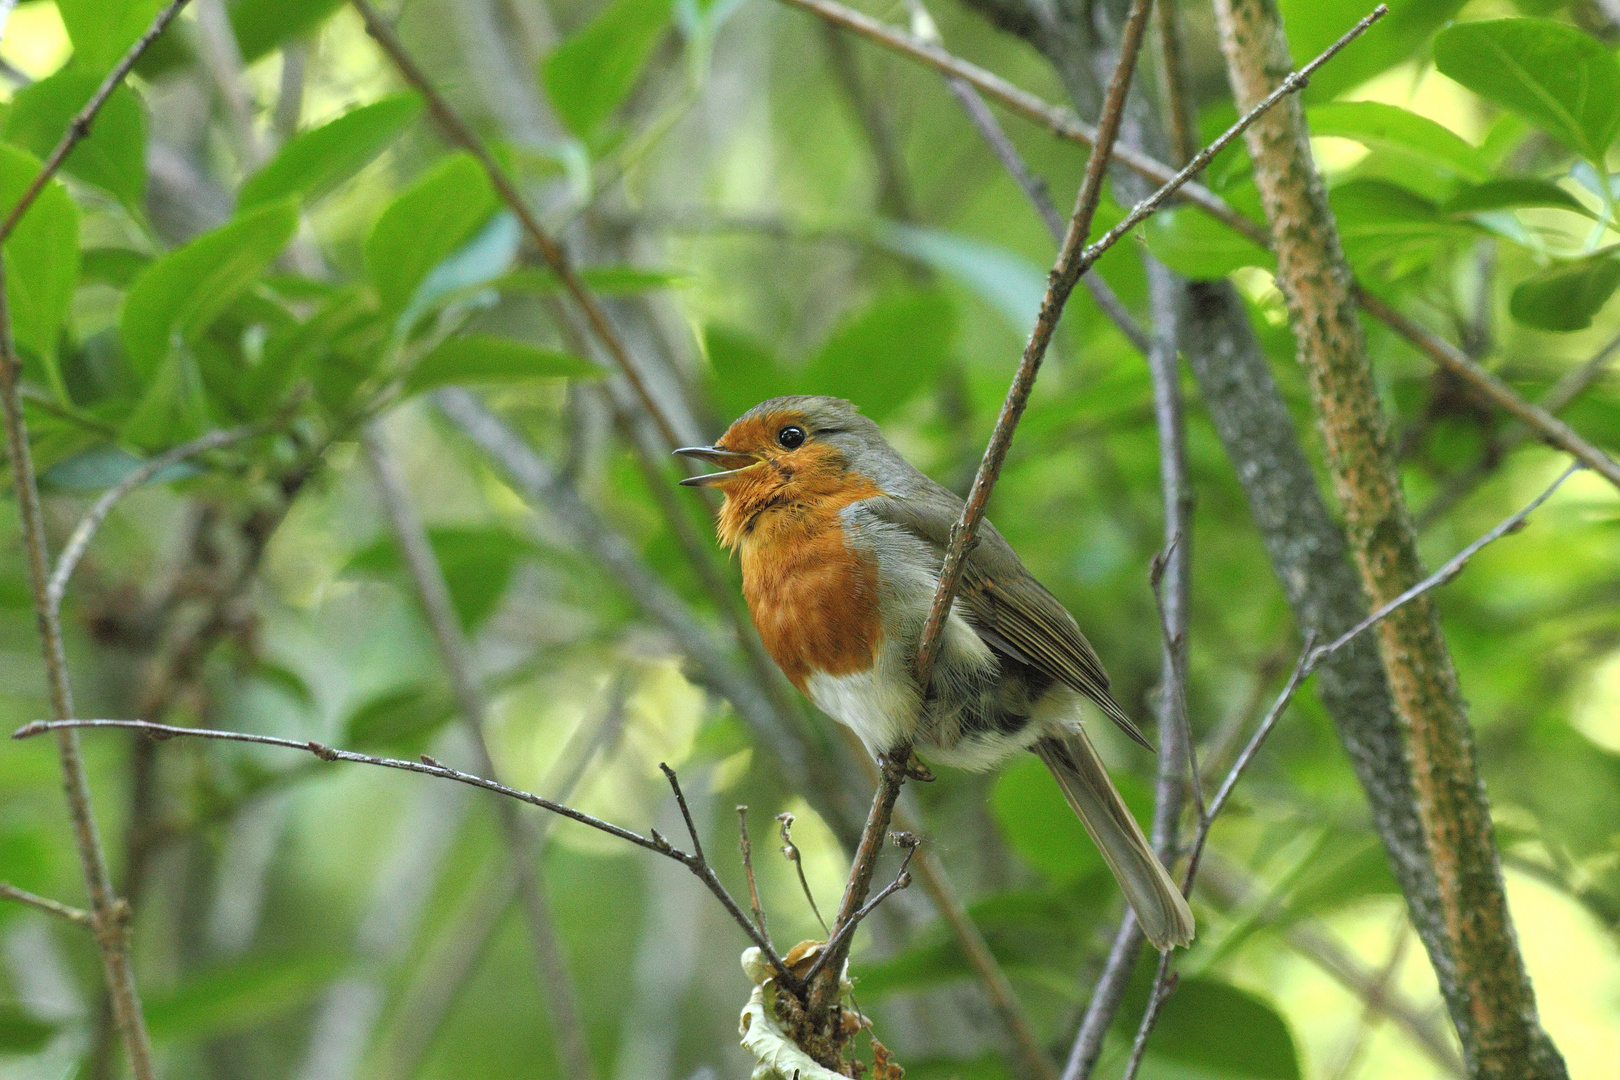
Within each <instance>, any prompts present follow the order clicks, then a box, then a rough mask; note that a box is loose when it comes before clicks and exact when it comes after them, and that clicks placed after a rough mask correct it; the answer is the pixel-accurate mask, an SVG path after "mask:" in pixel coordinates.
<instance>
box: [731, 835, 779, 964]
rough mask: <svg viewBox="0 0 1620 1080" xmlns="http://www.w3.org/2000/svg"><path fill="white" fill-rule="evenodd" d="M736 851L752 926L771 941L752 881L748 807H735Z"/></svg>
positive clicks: (754, 882) (752, 858)
mask: <svg viewBox="0 0 1620 1080" xmlns="http://www.w3.org/2000/svg"><path fill="white" fill-rule="evenodd" d="M737 849H738V850H739V851H740V852H741V853H742V864H743V873H744V874H745V875H747V877H748V903H749V905H750V906H751V908H752V910H753V915H754V925H756V926H758V927H759V932H760V933H761V934H763V935H764V936H765V940H766V941H770V940H771V932H770V930H769V929H768V928H767V927H766V926H765V907H764V905H763V904H761V903H760V902H759V883H758V882H756V881H755V880H754V845H753V844H751V843H750V842H749V840H748V807H746V806H738V807H737Z"/></svg>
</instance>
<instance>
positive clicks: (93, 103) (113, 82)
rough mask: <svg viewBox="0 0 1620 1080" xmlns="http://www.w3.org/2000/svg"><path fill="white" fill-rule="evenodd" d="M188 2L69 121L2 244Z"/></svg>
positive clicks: (181, 1) (163, 16) (164, 14)
mask: <svg viewBox="0 0 1620 1080" xmlns="http://www.w3.org/2000/svg"><path fill="white" fill-rule="evenodd" d="M187 2H188V0H170V2H169V4H168V6H167V7H165V8H164V9H163V10H162V11H160V12H158V13H157V16H156V17H155V18H154V19H153V20H152V23H151V25H150V26H148V27H147V28H146V33H144V34H142V35H141V36H140V37H139V38H137V39H136V40H135V44H133V45H131V46H130V47H129V50H128V51H127V52H125V53H124V56H123V59H121V60H119V61H118V63H117V64H115V65H113V69H112V70H111V71H109V72H107V77H106V78H104V79H102V80H101V85H100V86H98V87H96V92H95V93H94V94H91V95H90V100H89V101H87V102H85V103H84V108H82V109H80V110H79V111H78V112H77V113H75V114H74V115H73V119H72V120H69V121H68V126H67V130H66V131H64V132H63V133H62V137H61V138H60V139H58V140H57V143H56V146H55V147H54V148H52V150H51V154H50V156H49V157H47V158H46V159H45V164H44V167H43V168H41V169H40V170H39V173H38V175H36V176H35V177H34V179H33V180H32V181H30V182H29V184H28V187H27V188H26V189H25V190H24V191H23V194H22V198H20V199H18V200H17V205H16V206H13V207H12V208H11V213H9V214H7V215H6V219H5V221H4V222H0V243H4V242H5V240H6V238H7V237H9V236H10V235H11V234H12V232H13V231H15V230H16V228H17V223H18V222H19V221H21V220H22V216H23V215H24V214H26V213H28V208H29V207H30V206H33V205H34V200H35V199H37V198H39V193H40V192H41V191H44V190H45V185H46V184H47V183H49V182H50V179H51V177H53V176H55V175H56V173H57V170H58V169H60V168H61V167H62V162H64V161H66V160H67V156H68V155H69V154H71V153H72V152H73V148H74V147H75V146H77V145H79V143H81V142H83V141H84V140H85V139H86V138H88V137H89V135H90V128H91V125H93V124H94V123H95V121H96V114H97V113H99V112H100V111H101V107H102V106H103V105H105V104H107V99H108V98H110V97H112V93H113V91H114V90H116V89H118V85H119V84H120V83H122V82H123V81H124V79H125V78H126V77H127V76H128V75H129V73H130V71H131V69H133V68H134V67H135V64H136V63H137V62H138V61H139V60H140V58H141V54H142V53H144V52H146V49H147V46H149V45H151V44H152V42H154V41H156V40H157V39H158V36H159V35H160V34H162V33H163V31H164V30H166V29H168V26H169V23H171V22H173V21H174V17H175V16H176V15H178V14H180V9H181V8H183V7H185V6H186V4H187Z"/></svg>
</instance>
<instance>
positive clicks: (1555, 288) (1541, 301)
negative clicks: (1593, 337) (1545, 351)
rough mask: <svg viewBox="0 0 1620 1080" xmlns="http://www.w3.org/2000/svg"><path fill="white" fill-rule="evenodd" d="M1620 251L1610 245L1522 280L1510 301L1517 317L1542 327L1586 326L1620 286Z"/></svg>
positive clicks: (1558, 329)
mask: <svg viewBox="0 0 1620 1080" xmlns="http://www.w3.org/2000/svg"><path fill="white" fill-rule="evenodd" d="M1616 251H1617V249H1615V248H1608V249H1605V250H1603V251H1599V252H1595V253H1593V254H1591V255H1588V256H1586V257H1585V258H1584V259H1574V260H1571V261H1570V262H1565V263H1559V264H1557V265H1556V266H1553V267H1551V268H1550V269H1547V270H1543V271H1542V272H1541V273H1539V274H1537V275H1536V276H1535V277H1532V278H1530V279H1528V280H1526V281H1521V282H1520V283H1519V284H1518V285H1517V286H1515V287H1514V289H1513V296H1512V298H1511V300H1510V301H1509V304H1508V307H1509V310H1510V311H1511V312H1512V313H1513V317H1514V319H1516V320H1518V321H1519V322H1521V323H1523V324H1524V325H1526V326H1533V327H1535V328H1536V329H1538V330H1552V331H1555V332H1559V333H1568V332H1570V331H1574V330H1585V329H1586V328H1587V327H1588V326H1591V325H1592V318H1593V316H1595V315H1596V314H1597V313H1598V312H1599V311H1602V310H1603V305H1604V304H1606V303H1608V302H1609V297H1611V296H1613V295H1614V290H1615V288H1616V287H1617V286H1620V258H1617V257H1616Z"/></svg>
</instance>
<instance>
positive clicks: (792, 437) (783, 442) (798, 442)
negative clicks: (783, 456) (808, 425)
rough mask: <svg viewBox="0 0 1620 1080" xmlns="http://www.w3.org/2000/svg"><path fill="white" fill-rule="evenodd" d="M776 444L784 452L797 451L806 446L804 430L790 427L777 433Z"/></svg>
mask: <svg viewBox="0 0 1620 1080" xmlns="http://www.w3.org/2000/svg"><path fill="white" fill-rule="evenodd" d="M776 444H777V445H778V446H780V447H781V448H782V449H784V450H797V449H798V448H799V447H801V446H803V445H804V428H802V427H793V426H791V425H789V426H788V427H785V428H783V429H782V430H781V431H778V432H777V433H776Z"/></svg>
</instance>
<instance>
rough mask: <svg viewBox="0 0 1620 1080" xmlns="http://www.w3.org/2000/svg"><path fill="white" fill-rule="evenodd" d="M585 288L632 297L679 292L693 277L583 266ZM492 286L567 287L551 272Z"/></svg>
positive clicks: (514, 275)
mask: <svg viewBox="0 0 1620 1080" xmlns="http://www.w3.org/2000/svg"><path fill="white" fill-rule="evenodd" d="M574 272H575V273H576V274H578V275H579V279H580V281H582V282H584V284H585V287H586V288H588V289H590V290H591V291H592V292H594V293H600V294H601V295H603V296H629V295H634V294H636V293H643V292H650V291H652V290H654V289H676V288H680V287H682V286H684V285H687V284H689V283H690V282H691V280H692V279H691V275H689V274H685V273H682V272H681V271H679V270H656V269H652V268H649V267H643V266H582V267H579V268H578V269H576V270H575V271H574ZM490 284H491V285H492V286H493V287H494V288H497V289H500V290H501V291H502V292H514V293H533V294H536V295H544V294H546V293H554V292H556V291H557V290H559V289H561V288H562V287H563V285H562V282H561V281H560V280H559V279H558V277H557V275H556V274H553V273H552V272H551V271H550V270H541V269H524V270H513V271H512V272H511V273H510V274H504V275H502V276H501V277H499V278H496V279H495V280H494V281H492V282H490Z"/></svg>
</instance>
